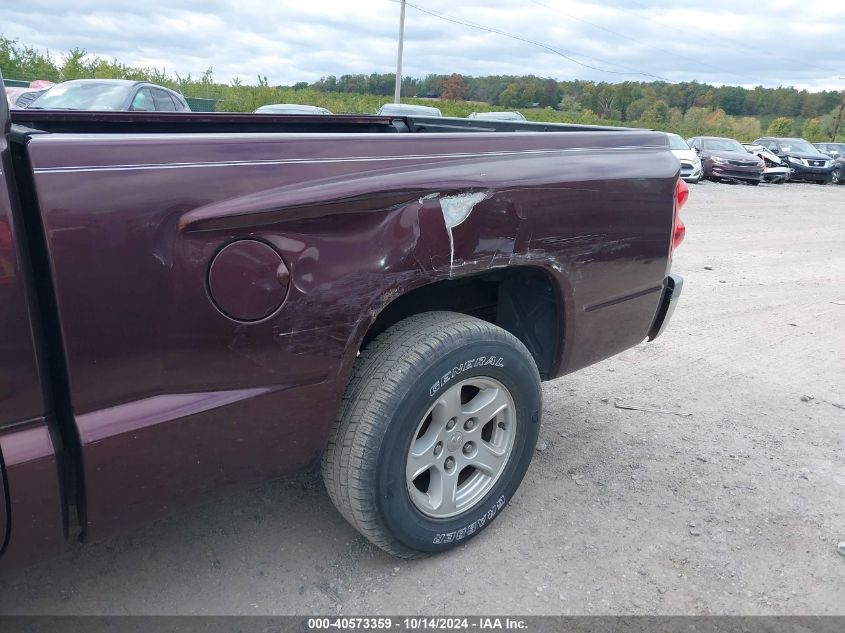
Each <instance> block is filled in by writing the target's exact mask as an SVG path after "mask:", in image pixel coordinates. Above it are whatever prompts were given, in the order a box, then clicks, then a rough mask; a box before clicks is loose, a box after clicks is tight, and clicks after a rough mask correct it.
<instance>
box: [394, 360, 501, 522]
mask: <svg viewBox="0 0 845 633" xmlns="http://www.w3.org/2000/svg"><path fill="white" fill-rule="evenodd" d="M516 424H517V422H516V412H515V406H514V402H513V397H512V396H511V394H510V392H509V391H508V390H507V388H506V387H505V386H504V385H503V384H502V383H500V382H499V381H498V380H495V379H493V378H488V377H481V376H476V377H473V378H469V379H467V380H463V381H461V382H459V383H456V384H454V385H452V386H451V387H450V388H449V389H447V390H445V391H444V392H443V393H442V394H441V395H440V397H439V398H438V399H437V401H436V402H435V403H434V404H433V405H432V406H431V407H430V408H429V410H428V411H427V412H426V414H425V415H424V416H423V418H422V420H421V421H420V423H419V424H418V425H417V430H416V432H415V433H414V436H413V439H412V440H411V445H410V447H409V449H408V456H407V458H406V460H405V479H406V482H407V486H408V494H409V496H410V498H411V502H412V503H413V504H414V506H415V507H416V508H417V509H418V510H419V511H420V512H422V513H423V514H425V515H427V516H430V517H434V518H438V519H445V518H448V517H452V516H455V515H458V514H461V513H462V512H466V511H467V510H469V509H471V508H472V507H474V506H475V505H476V504H478V503H479V502H480V501H481V500H482V499H483V498H484V496H485V495H486V494H487V493H488V492H489V491H490V489H491V488H492V487H493V486H494V485H495V484H496V482H497V481H498V480H499V477H501V475H502V473H503V472H504V470H505V468H506V467H507V464H508V462H509V460H510V456H511V452H512V451H513V445H514V438H515V437H516Z"/></svg>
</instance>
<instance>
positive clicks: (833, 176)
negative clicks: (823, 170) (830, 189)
mask: <svg viewBox="0 0 845 633" xmlns="http://www.w3.org/2000/svg"><path fill="white" fill-rule="evenodd" d="M840 178H842V173H841V172H840V171H839V170H838V169H834V170H833V172H832V173H831V174H830V182H832V183H833V184H834V185H838V184H839V179H840Z"/></svg>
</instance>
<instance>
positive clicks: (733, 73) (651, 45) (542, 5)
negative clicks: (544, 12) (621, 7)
mask: <svg viewBox="0 0 845 633" xmlns="http://www.w3.org/2000/svg"><path fill="white" fill-rule="evenodd" d="M530 2H532V3H533V4H536V5H537V6H540V7H545V8H546V9H549V10H551V11H554V12H555V13H560V14H561V15H565V16H566V17H568V18H570V19H572V20H576V21H578V22H583V23H584V24H587V25H589V26H592V27H593V28H596V29H600V30H602V31H605V32H607V33H610V34H611V35H615V36H616V37H621V38H622V39H626V40H629V41H631V42H635V43H637V44H640V45H643V46H646V47H648V48H651V49H653V50H656V51H660V52H661V53H667V54H668V55H672V56H673V57H678V58H680V59H685V60H687V61H691V62H695V63H696V64H700V65H701V66H706V67H707V68H712V69H713V70H717V71H719V72H722V73H727V74H730V75H739V74H740V73H738V72H736V71H732V70H727V69H724V68H718V67H716V66H713V65H712V64H708V63H707V62H703V61H701V60H700V59H696V58H693V57H687V56H686V55H681V54H680V53H677V52H675V51H670V50H668V49H665V48H660V47H659V46H654V45H653V44H649V43H647V42H643V41H642V40H639V39H637V38H635V37H631V36H630V35H625V34H624V33H619V32H618V31H614V30H613V29H609V28H607V27H606V26H602V25H601V24H596V23H595V22H590V21H589V20H585V19H584V18H579V17H578V16H577V15H572V14H571V13H566V12H565V11H561V10H560V9H558V8H557V7H553V6H551V5H549V4H546V3H545V2H540V1H539V0H530Z"/></svg>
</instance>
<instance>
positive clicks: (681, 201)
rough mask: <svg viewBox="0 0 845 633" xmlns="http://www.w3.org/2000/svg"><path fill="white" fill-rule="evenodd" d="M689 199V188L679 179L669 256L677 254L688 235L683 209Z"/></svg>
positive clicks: (676, 186) (676, 189) (676, 188)
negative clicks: (682, 216) (682, 213)
mask: <svg viewBox="0 0 845 633" xmlns="http://www.w3.org/2000/svg"><path fill="white" fill-rule="evenodd" d="M688 198H689V186H688V185H687V183H685V182H684V181H683V180H681V179H680V178H678V183H677V184H676V185H675V215H674V217H673V218H672V246H671V247H670V248H669V255H670V256H671V255H672V253H674V252H675V249H676V248H678V246H679V245H680V243H681V242H683V241H684V236H685V235H686V233H687V227H685V226H684V221H683V220H682V219H681V208H682V207H683V206H684V205H685V204H686V203H687V199H688Z"/></svg>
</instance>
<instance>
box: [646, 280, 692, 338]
mask: <svg viewBox="0 0 845 633" xmlns="http://www.w3.org/2000/svg"><path fill="white" fill-rule="evenodd" d="M683 289H684V278H683V277H681V276H680V275H669V276H668V277H667V278H666V281H664V282H663V296H662V297H661V299H660V307H659V308H658V310H657V316H656V317H654V323H652V325H651V329H650V330H649V332H648V340H649V341H653V340H654V339H656V338H657V337H658V336H660V335H661V334H663V330H665V329H666V326H667V325H669V320H670V319H671V318H672V313H673V312H675V306H677V305H678V298H679V297H680V296H681V291H682V290H683Z"/></svg>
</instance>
